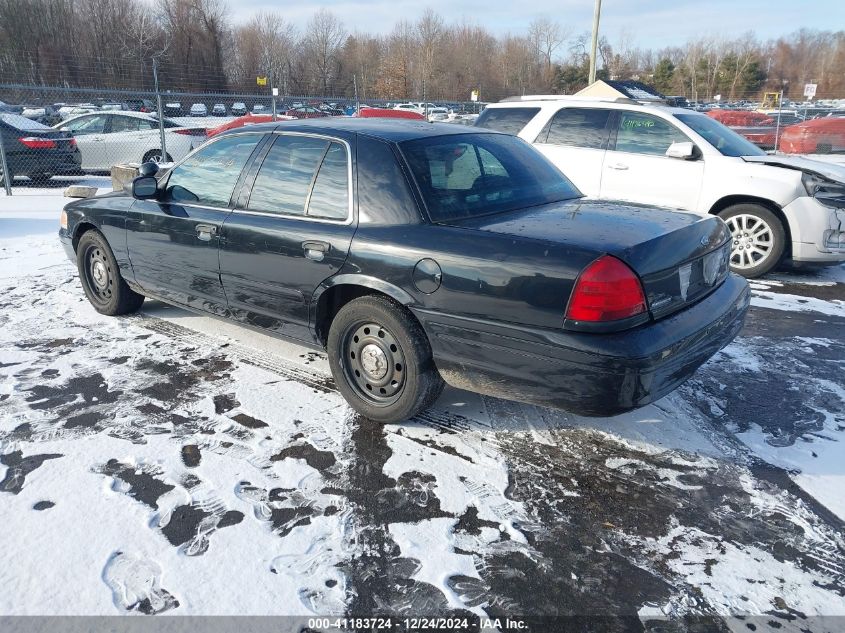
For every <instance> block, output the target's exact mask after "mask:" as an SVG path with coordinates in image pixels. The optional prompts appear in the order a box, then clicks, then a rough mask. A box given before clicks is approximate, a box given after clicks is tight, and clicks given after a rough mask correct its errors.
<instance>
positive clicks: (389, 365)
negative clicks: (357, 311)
mask: <svg viewBox="0 0 845 633" xmlns="http://www.w3.org/2000/svg"><path fill="white" fill-rule="evenodd" d="M343 349H344V350H345V354H344V357H343V371H344V374H345V375H346V378H347V380H348V381H349V383H350V384H351V385H352V386H353V387H355V388H356V389H357V390H358V396H359V397H361V398H363V399H364V400H368V401H370V402H372V403H373V404H374V405H375V406H382V407H383V406H389V405H390V404H392V403H394V402H396V400H398V399H399V397H400V396H401V395H402V389H403V387H404V386H405V373H406V372H405V354H404V353H403V351H402V346H401V345H400V343H399V341H398V340H397V339H396V337H395V336H394V335H393V334H391V333H390V331H389V330H388V329H387V328H385V327H384V326H382V325H381V324H379V323H375V322H367V321H364V322H359V323H352V324H350V325H349V326H348V327H347V328H346V333H345V336H344V338H343Z"/></svg>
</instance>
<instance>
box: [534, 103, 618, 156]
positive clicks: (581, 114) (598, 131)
mask: <svg viewBox="0 0 845 633" xmlns="http://www.w3.org/2000/svg"><path fill="white" fill-rule="evenodd" d="M609 116H610V111H608V110H599V109H595V108H592V109H591V108H563V109H562V110H559V111H558V112H557V113H556V114H555V115H554V116H553V117H552V119H551V121H549V123H548V125H546V127H545V129H544V130H543V131H542V132H540V135H539V136H538V137H537V140H536V142H537V143H550V144H552V145H571V146H574V147H585V148H588V149H605V147H607V129H606V128H607V119H608V117H609Z"/></svg>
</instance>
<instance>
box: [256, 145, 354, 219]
mask: <svg viewBox="0 0 845 633" xmlns="http://www.w3.org/2000/svg"><path fill="white" fill-rule="evenodd" d="M330 145H331V143H330V142H329V141H327V140H326V139H322V138H312V137H308V136H279V137H278V138H277V139H276V142H275V143H273V147H271V148H270V151H269V152H268V153H267V157H266V158H265V159H264V162H263V163H262V164H261V169H259V170H258V176H257V177H256V179H255V184H254V185H253V186H252V192H251V193H250V196H249V203H248V204H247V209H250V210H252V211H265V212H268V213H279V214H281V215H302V216H304V215H305V214H306V210H307V205H308V194H309V193H310V191H311V187H312V185H313V184H314V179H315V176H316V174H317V170H318V169H319V168H320V165H321V164H322V162H323V159H324V158H325V156H326V153H327V151H328V150H329V146H330ZM343 215H344V217H346V213H345V212H344V214H343Z"/></svg>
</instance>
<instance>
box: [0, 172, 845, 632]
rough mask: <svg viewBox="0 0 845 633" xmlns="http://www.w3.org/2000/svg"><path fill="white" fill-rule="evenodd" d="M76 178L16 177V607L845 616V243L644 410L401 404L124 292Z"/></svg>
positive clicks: (8, 287) (2, 389) (7, 206)
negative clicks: (841, 259) (72, 223)
mask: <svg viewBox="0 0 845 633" xmlns="http://www.w3.org/2000/svg"><path fill="white" fill-rule="evenodd" d="M93 182H95V183H97V182H102V181H97V180H96V179H95V180H94V181H93ZM102 184H105V183H102ZM60 193H61V189H60V188H58V187H57V188H54V189H31V190H29V191H28V192H27V195H21V196H15V197H13V198H5V197H0V464H2V465H0V525H2V526H3V529H2V532H0V533H1V534H2V537H0V544H2V550H0V551H2V560H3V564H0V587H2V591H0V615H35V614H39V615H96V614H103V615H116V614H124V613H145V614H168V615H171V614H175V615H183V614H184V615H189V614H193V615H222V614H237V615H244V614H254V615H258V614H261V615H264V614H267V615H276V614H278V615H282V614H284V615H302V616H309V615H344V614H355V615H365V616H366V615H375V614H393V615H402V616H405V615H407V616H420V615H467V616H470V615H472V616H479V617H487V616H489V617H507V616H511V617H519V616H540V615H542V616H557V615H575V616H598V615H601V616H618V617H620V618H623V619H620V620H612V621H611V622H610V623H608V628H607V630H617V629H618V630H636V629H637V628H638V627H640V626H642V627H646V628H648V629H649V630H656V629H657V628H659V627H660V626H661V625H660V624H659V623H658V621H659V620H661V619H663V618H666V617H670V618H672V619H673V624H672V625H671V628H670V629H668V630H673V631H675V630H693V627H692V625H691V624H689V623H690V620H689V619H687V620H683V619H680V618H684V617H687V618H690V617H695V616H704V617H715V618H718V624H713V622H712V621H711V625H712V626H718V627H719V628H720V629H721V630H728V629H730V630H737V631H738V630H743V631H747V630H770V629H771V630H773V629H774V628H775V627H777V628H778V630H783V631H798V630H811V631H816V630H838V629H836V628H835V627H836V626H840V627H841V626H842V625H843V624H845V618H842V617H840V618H839V619H835V620H832V621H831V620H823V619H821V618H820V617H819V616H845V597H843V596H844V595H845V549H844V548H845V536H843V525H845V501H843V499H845V496H843V492H842V491H843V490H845V451H843V446H845V363H843V360H844V359H845V268H843V267H837V268H832V269H826V270H824V271H819V272H790V271H783V272H780V273H777V274H774V275H771V276H770V277H768V278H766V279H764V280H760V281H756V282H754V284H753V293H754V298H753V301H752V306H753V307H752V310H751V313H750V315H749V319H748V322H747V325H746V327H745V329H744V331H743V333H742V335H741V336H740V337H739V338H738V339H737V340H736V341H735V342H734V343H733V344H732V345H730V346H729V347H727V348H726V349H725V350H723V351H722V352H721V353H719V354H718V355H717V356H716V357H714V358H713V359H712V360H711V361H710V362H709V363H707V364H706V365H705V366H704V367H703V368H702V369H701V370H700V371H699V372H698V373H697V374H696V376H695V377H694V378H693V380H691V381H690V382H689V383H687V384H686V385H685V386H684V387H682V388H681V389H680V390H678V391H677V392H675V393H673V394H671V395H670V396H668V397H666V398H664V399H663V400H661V401H659V402H658V403H656V404H655V405H652V406H649V407H646V408H644V409H641V410H639V411H636V412H632V413H629V414H625V415H622V416H617V417H614V418H607V419H592V418H580V417H578V416H573V415H570V414H567V413H565V412H562V411H555V410H549V409H543V408H539V407H534V406H528V405H522V404H517V403H513V402H507V401H504V400H498V399H496V398H490V397H483V396H478V395H475V394H471V393H467V392H462V391H457V390H447V391H446V392H445V393H444V395H443V397H442V398H441V400H440V401H439V402H438V404H437V406H436V407H435V409H434V410H432V411H430V412H427V413H425V414H423V415H421V416H419V417H418V418H417V419H414V420H412V421H409V422H407V423H405V424H401V425H388V426H379V425H376V424H374V423H372V422H370V421H368V420H365V419H361V418H359V417H357V416H356V415H354V414H353V412H352V411H351V410H350V409H349V408H348V407H347V406H346V405H345V403H344V401H343V400H342V398H341V397H340V396H339V395H338V393H337V392H336V391H335V388H334V385H333V382H332V380H331V377H330V375H329V373H328V367H327V362H326V359H325V357H324V356H323V355H321V354H316V353H314V352H311V351H307V350H304V349H301V348H299V347H297V346H295V345H291V344H288V343H285V342H282V341H279V340H276V339H273V338H270V337H267V336H264V335H262V334H258V333H255V332H252V331H246V330H243V329H241V328H238V327H237V326H235V325H231V324H228V323H224V322H221V321H218V320H215V319H211V318H208V317H202V316H196V315H193V314H189V313H187V312H184V311H182V310H179V309H176V308H172V307H169V306H165V305H162V304H159V303H156V302H147V304H145V306H144V308H143V311H142V313H141V314H139V315H136V316H132V317H127V318H107V317H102V316H100V315H98V314H97V313H96V312H94V310H93V309H92V308H91V307H90V306H89V304H88V303H87V301H86V300H85V298H84V295H83V293H82V290H81V288H80V286H79V283H78V280H77V276H76V272H75V269H74V267H73V266H72V265H71V264H70V262H68V261H67V259H66V258H65V255H64V253H63V251H62V250H61V248H60V247H59V244H58V241H57V239H56V236H55V233H56V230H57V216H58V212H59V209H60V208H61V205H62V204H63V203H64V202H65V200H64V199H63V198H61V196H60V195H57V194H60ZM624 618H633V619H634V621H635V623H636V626H632V625H631V621H630V620H625V619H624ZM831 622H833V624H831ZM748 625H752V626H754V627H755V628H754V629H751V628H750V627H749V626H748ZM767 627H768V628H767ZM532 630H561V629H560V628H555V626H553V625H550V624H549V623H548V622H546V623H545V624H538V625H537V626H536V627H535V628H534V629H532ZM603 630H605V629H603ZM661 630H667V629H661ZM696 630H701V629H696ZM706 630H712V629H711V628H708V629H706Z"/></svg>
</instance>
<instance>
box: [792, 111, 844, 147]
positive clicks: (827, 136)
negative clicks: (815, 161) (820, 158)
mask: <svg viewBox="0 0 845 633" xmlns="http://www.w3.org/2000/svg"><path fill="white" fill-rule="evenodd" d="M780 150H781V151H782V152H786V153H787V154H830V153H832V152H845V117H824V118H821V119H813V120H812V121H805V122H804V123H796V124H795V125H790V126H789V127H788V128H786V129H785V130H784V131H783V132H782V134H781V139H780Z"/></svg>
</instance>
